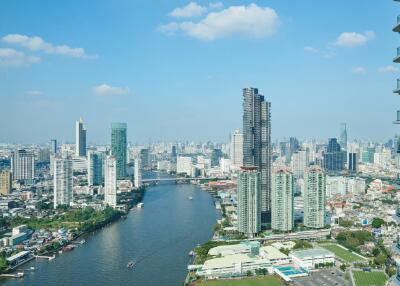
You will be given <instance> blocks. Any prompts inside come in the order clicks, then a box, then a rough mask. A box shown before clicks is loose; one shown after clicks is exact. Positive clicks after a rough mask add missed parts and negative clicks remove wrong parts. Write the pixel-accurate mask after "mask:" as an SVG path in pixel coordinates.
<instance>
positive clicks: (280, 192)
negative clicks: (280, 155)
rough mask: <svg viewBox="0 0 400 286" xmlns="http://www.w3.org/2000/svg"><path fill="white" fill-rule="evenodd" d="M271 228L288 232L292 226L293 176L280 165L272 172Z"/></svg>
mask: <svg viewBox="0 0 400 286" xmlns="http://www.w3.org/2000/svg"><path fill="white" fill-rule="evenodd" d="M271 198H272V200H271V202H272V203H271V211H272V216H271V218H272V224H271V226H272V229H273V230H276V231H281V232H288V231H291V230H293V227H294V208H293V200H294V178H293V174H292V173H291V172H290V171H289V170H288V169H287V168H286V167H281V168H277V169H275V170H274V172H273V173H272V191H271Z"/></svg>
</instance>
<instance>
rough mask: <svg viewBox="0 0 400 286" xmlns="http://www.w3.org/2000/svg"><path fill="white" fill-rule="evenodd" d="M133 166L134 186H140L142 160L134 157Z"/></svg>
mask: <svg viewBox="0 0 400 286" xmlns="http://www.w3.org/2000/svg"><path fill="white" fill-rule="evenodd" d="M134 168H135V170H134V174H133V175H134V186H135V188H140V187H141V186H142V161H141V160H140V159H139V158H138V159H135V166H134Z"/></svg>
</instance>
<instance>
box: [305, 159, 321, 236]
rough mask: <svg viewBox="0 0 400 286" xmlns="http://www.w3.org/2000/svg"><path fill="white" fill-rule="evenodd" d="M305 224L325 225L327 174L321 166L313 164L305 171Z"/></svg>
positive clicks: (317, 226)
mask: <svg viewBox="0 0 400 286" xmlns="http://www.w3.org/2000/svg"><path fill="white" fill-rule="evenodd" d="M304 181H305V189H304V194H303V201H304V226H306V227H309V228H323V227H324V226H325V205H326V175H325V173H324V171H323V170H322V169H321V168H320V167H319V166H311V167H309V168H308V169H307V170H306V173H305V180H304Z"/></svg>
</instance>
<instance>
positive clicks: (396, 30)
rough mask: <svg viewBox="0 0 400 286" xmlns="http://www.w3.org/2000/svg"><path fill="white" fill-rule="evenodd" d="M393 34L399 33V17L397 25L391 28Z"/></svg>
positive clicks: (399, 17)
mask: <svg viewBox="0 0 400 286" xmlns="http://www.w3.org/2000/svg"><path fill="white" fill-rule="evenodd" d="M393 32H397V33H400V16H397V23H396V26H394V28H393Z"/></svg>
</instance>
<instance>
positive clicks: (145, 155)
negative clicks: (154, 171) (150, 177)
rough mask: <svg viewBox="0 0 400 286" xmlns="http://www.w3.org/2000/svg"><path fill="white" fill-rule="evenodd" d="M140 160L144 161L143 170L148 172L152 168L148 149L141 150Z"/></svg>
mask: <svg viewBox="0 0 400 286" xmlns="http://www.w3.org/2000/svg"><path fill="white" fill-rule="evenodd" d="M140 160H142V168H143V169H145V170H148V169H150V168H151V160H150V151H149V149H148V148H144V149H141V150H140Z"/></svg>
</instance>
